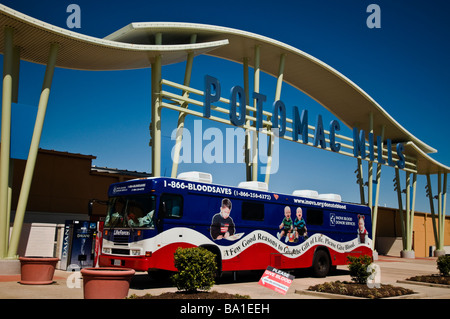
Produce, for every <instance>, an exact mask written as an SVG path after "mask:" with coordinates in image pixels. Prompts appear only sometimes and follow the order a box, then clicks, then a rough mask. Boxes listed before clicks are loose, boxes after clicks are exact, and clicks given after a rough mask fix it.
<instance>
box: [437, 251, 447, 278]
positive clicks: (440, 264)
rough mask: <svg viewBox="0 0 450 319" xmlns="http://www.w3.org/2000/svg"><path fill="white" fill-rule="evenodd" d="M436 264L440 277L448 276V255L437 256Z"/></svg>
mask: <svg viewBox="0 0 450 319" xmlns="http://www.w3.org/2000/svg"><path fill="white" fill-rule="evenodd" d="M436 263H437V268H438V269H439V273H440V274H441V275H442V276H449V275H450V255H444V256H439V258H438V259H437V261H436Z"/></svg>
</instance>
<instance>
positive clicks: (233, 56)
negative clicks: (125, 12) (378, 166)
mask: <svg viewBox="0 0 450 319" xmlns="http://www.w3.org/2000/svg"><path fill="white" fill-rule="evenodd" d="M0 23H1V26H2V28H0V37H3V33H4V27H5V26H11V27H12V28H14V30H15V33H14V42H15V45H16V46H19V47H20V48H21V53H20V57H21V59H23V60H27V61H30V62H34V63H41V64H45V63H47V59H48V48H49V44H50V43H53V42H57V43H59V44H60V49H59V54H58V59H57V65H56V66H57V67H60V68H68V69H79V70H121V69H136V68H145V67H150V66H151V63H152V61H153V58H154V57H155V56H156V55H162V64H170V63H176V62H180V61H183V60H185V59H186V56H187V54H188V53H189V52H194V54H196V55H199V54H207V55H211V56H215V57H218V58H222V59H227V60H231V61H234V62H237V63H242V62H243V60H244V58H249V59H250V64H252V58H253V55H254V48H255V46H256V45H259V46H260V52H261V58H260V69H261V70H262V71H263V72H266V73H268V74H271V75H274V76H277V73H278V61H279V60H280V56H281V55H285V57H286V58H285V71H284V75H283V79H284V81H285V82H286V83H289V84H290V85H292V86H293V87H295V88H297V89H299V90H301V91H302V92H304V93H305V94H307V95H309V96H310V97H311V98H313V99H315V100H316V101H317V102H319V103H320V104H321V105H323V106H324V107H325V108H326V109H328V110H329V111H330V112H331V113H333V114H334V115H335V116H336V117H337V118H338V119H340V120H341V121H342V122H343V123H344V124H346V125H347V126H349V127H358V128H359V129H363V130H365V131H366V132H368V131H369V128H370V121H369V114H372V115H373V124H374V134H375V135H381V127H384V128H385V131H384V137H385V139H391V140H392V142H393V143H405V145H406V147H405V148H406V150H405V154H406V155H409V156H411V157H412V158H415V159H417V162H418V163H417V167H418V173H419V174H427V173H430V174H434V173H442V172H449V171H450V168H449V167H447V166H445V165H442V164H440V163H438V162H437V161H435V160H433V159H432V158H431V157H430V156H428V155H427V154H428V153H434V152H436V150H435V149H434V148H433V147H431V146H429V145H427V144H426V143H424V142H423V141H421V140H420V139H418V138H417V137H415V136H414V135H413V134H411V133H410V132H409V131H407V130H406V129H405V128H404V127H403V126H401V125H400V124H399V123H398V122H397V121H396V120H395V119H393V118H392V117H391V116H390V115H389V114H388V113H387V112H386V111H385V110H384V109H383V108H382V107H381V106H380V105H379V104H378V103H377V102H376V101H375V100H373V99H372V98H371V97H370V96H369V95H368V94H367V93H366V92H364V91H363V90H362V89H361V88H359V87H358V86H357V85H356V84H355V83H353V82H352V81H351V80H349V79H348V78H347V77H345V76H344V75H342V74H341V73H340V72H338V71H336V70H335V69H333V68H332V67H330V66H329V65H327V64H325V63H324V62H322V61H320V60H318V59H316V58H314V57H313V56H311V55H309V54H307V53H305V52H303V51H301V50H299V49H297V48H294V47H292V46H290V45H287V44H285V43H282V42H279V41H277V40H274V39H270V38H267V37H264V36H261V35H257V34H254V33H250V32H246V31H241V30H236V29H231V28H225V27H219V26H213V25H203V24H193V23H173V22H146V23H131V24H130V25H127V26H125V27H124V28H122V29H120V30H118V31H116V32H114V33H112V34H111V35H109V36H107V37H105V38H104V39H99V38H95V37H90V36H86V35H82V34H79V33H76V32H72V31H69V30H65V29H62V28H59V27H55V26H52V25H50V24H47V23H45V22H42V21H39V20H37V19H34V18H31V17H29V16H26V15H24V14H22V13H20V12H17V11H15V10H12V9H10V8H8V7H6V6H4V5H0ZM158 33H161V34H162V44H161V45H156V44H155V42H154V41H155V40H154V39H155V35H156V34H158ZM193 34H195V35H196V36H197V39H196V43H195V44H191V43H190V37H191V35H193ZM3 51H4V47H3V42H2V41H0V52H3Z"/></svg>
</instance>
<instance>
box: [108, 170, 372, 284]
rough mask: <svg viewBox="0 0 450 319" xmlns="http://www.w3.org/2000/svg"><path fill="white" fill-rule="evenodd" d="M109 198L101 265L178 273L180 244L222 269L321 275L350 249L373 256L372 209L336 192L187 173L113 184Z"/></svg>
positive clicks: (340, 262) (344, 260) (342, 262)
mask: <svg viewBox="0 0 450 319" xmlns="http://www.w3.org/2000/svg"><path fill="white" fill-rule="evenodd" d="M108 196H109V203H108V212H107V216H106V219H105V223H104V234H103V243H102V251H101V255H100V257H99V264H100V266H118V267H126V268H133V269H135V270H137V271H148V272H151V271H153V270H168V271H176V268H175V267H174V258H173V255H174V252H175V250H176V249H177V248H178V247H181V248H188V247H204V248H206V249H208V250H209V251H211V252H213V253H214V254H215V255H216V261H217V265H218V268H219V271H220V272H226V271H241V270H263V269H266V268H267V266H272V267H275V268H277V269H297V268H311V269H312V270H313V272H314V274H315V275H316V276H318V277H324V276H326V275H327V274H328V273H329V271H330V270H331V269H332V268H335V267H336V266H337V265H345V264H347V256H349V255H352V256H359V255H369V256H372V249H371V247H372V240H371V237H372V235H371V229H372V225H371V211H370V208H369V207H367V206H364V205H357V204H351V203H346V202H343V201H341V199H340V196H339V195H336V194H323V195H320V194H317V192H314V191H304V190H296V191H294V192H293V193H292V194H291V195H287V194H282V193H276V192H270V191H269V190H268V189H267V186H266V184H265V183H260V182H243V183H241V184H239V186H238V187H231V186H224V185H217V184H213V183H212V178H211V175H210V174H207V173H202V172H187V173H182V174H180V175H179V176H178V177H177V178H167V177H150V178H146V179H136V180H131V181H127V182H121V183H116V184H112V185H111V186H110V188H109V191H108Z"/></svg>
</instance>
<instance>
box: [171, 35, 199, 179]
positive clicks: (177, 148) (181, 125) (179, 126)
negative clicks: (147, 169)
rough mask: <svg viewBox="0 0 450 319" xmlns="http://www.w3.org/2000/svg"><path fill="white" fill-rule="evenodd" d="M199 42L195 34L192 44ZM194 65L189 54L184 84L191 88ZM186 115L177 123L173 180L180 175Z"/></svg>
mask: <svg viewBox="0 0 450 319" xmlns="http://www.w3.org/2000/svg"><path fill="white" fill-rule="evenodd" d="M196 41H197V35H196V34H193V35H192V36H191V44H193V43H195V42H196ZM193 63H194V52H189V53H188V55H187V60H186V70H185V72H184V82H183V84H184V85H186V86H189V84H190V82H191V74H192V65H193ZM188 97H189V92H188V91H183V98H188ZM182 107H185V108H187V107H188V103H186V102H184V103H183V104H182ZM186 115H187V114H186V113H182V112H180V113H179V114H178V122H177V132H176V139H175V146H174V152H173V158H172V174H171V176H172V177H173V178H175V177H177V173H178V162H179V160H180V151H181V142H182V140H183V129H184V120H185V118H186Z"/></svg>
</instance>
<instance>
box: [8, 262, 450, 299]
mask: <svg viewBox="0 0 450 319" xmlns="http://www.w3.org/2000/svg"><path fill="white" fill-rule="evenodd" d="M374 263H375V264H377V265H379V267H380V278H381V283H383V284H392V285H397V286H402V287H407V288H409V289H412V290H414V291H416V292H417V293H418V294H417V295H416V297H419V298H421V299H427V298H430V299H450V289H449V288H436V287H429V286H421V285H415V284H410V283H407V284H406V283H403V282H401V283H400V282H399V281H403V280H405V279H407V278H410V277H412V276H415V275H420V274H437V273H438V270H437V268H436V258H415V259H406V258H397V257H390V256H380V257H379V259H378V260H377V261H375V262H374ZM261 275H262V272H259V273H258V272H242V273H237V275H236V277H235V276H234V274H232V273H228V274H225V275H224V276H223V277H222V278H221V279H220V280H218V282H217V283H216V285H214V287H213V288H212V290H216V291H218V292H228V293H232V294H240V295H249V296H250V297H251V298H252V299H277V300H278V299H327V297H325V296H317V295H309V294H306V293H303V292H304V291H305V290H307V289H308V287H310V286H312V285H316V284H318V283H323V282H327V281H336V280H340V281H345V280H347V281H350V275H349V272H348V270H347V267H346V266H339V267H338V268H337V271H336V272H335V273H334V274H332V275H330V276H328V277H326V278H313V277H310V275H309V273H308V272H307V271H306V270H302V271H297V272H295V273H294V275H295V279H294V280H293V282H292V284H291V285H290V287H289V290H288V292H287V294H286V295H282V294H280V293H278V292H275V291H273V290H271V289H269V288H266V287H263V286H261V285H259V284H258V281H259V279H260V277H261ZM19 281H20V275H16V276H0V299H83V289H82V279H81V275H79V273H78V276H77V275H76V273H69V272H66V271H63V270H56V271H55V276H54V282H53V284H51V285H22V284H20V283H19ZM77 284H78V288H77ZM168 291H176V288H174V287H171V283H170V280H169V279H166V280H158V281H155V280H152V279H151V278H150V277H149V276H148V275H147V274H146V273H137V274H136V275H135V277H134V278H133V280H132V282H131V285H130V291H129V295H133V294H134V295H138V296H142V295H145V294H151V295H159V294H161V293H163V292H168Z"/></svg>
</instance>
